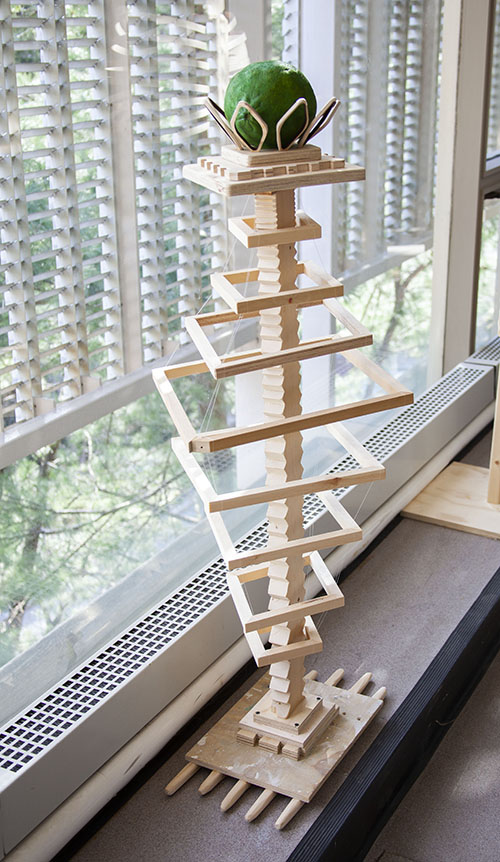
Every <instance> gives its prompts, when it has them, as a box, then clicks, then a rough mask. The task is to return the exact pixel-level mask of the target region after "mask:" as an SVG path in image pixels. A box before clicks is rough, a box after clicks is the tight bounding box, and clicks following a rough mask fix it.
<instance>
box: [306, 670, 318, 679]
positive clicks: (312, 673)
mask: <svg viewBox="0 0 500 862" xmlns="http://www.w3.org/2000/svg"><path fill="white" fill-rule="evenodd" d="M318 676H319V674H318V671H317V670H310V671H309V672H308V673H306V675H305V676H304V679H318Z"/></svg>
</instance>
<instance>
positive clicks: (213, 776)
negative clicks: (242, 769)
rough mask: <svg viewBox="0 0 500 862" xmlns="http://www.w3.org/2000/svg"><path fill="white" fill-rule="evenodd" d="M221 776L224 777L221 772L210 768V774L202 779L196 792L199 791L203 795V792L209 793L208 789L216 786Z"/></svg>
mask: <svg viewBox="0 0 500 862" xmlns="http://www.w3.org/2000/svg"><path fill="white" fill-rule="evenodd" d="M223 778H225V775H224V773H223V772H218V771H217V770H216V769H212V772H211V773H210V775H207V777H206V778H205V781H202V782H201V784H200V786H199V787H198V793H201V795H202V796H205V793H210V791H211V790H213V789H214V787H217V785H218V784H219V783H220V782H221V781H222V779H223Z"/></svg>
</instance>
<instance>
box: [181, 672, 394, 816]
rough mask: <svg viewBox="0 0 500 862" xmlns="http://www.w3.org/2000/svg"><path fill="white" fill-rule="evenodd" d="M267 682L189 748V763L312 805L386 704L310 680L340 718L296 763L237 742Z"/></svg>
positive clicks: (254, 688)
mask: <svg viewBox="0 0 500 862" xmlns="http://www.w3.org/2000/svg"><path fill="white" fill-rule="evenodd" d="M268 683H269V677H268V675H267V674H266V675H264V676H263V677H261V679H260V680H259V681H258V682H257V683H256V684H255V685H254V686H252V688H251V689H250V690H249V691H248V692H246V694H244V695H243V697H242V698H241V699H240V700H239V701H238V702H237V703H236V704H235V705H234V706H233V707H232V708H231V709H230V710H229V711H228V712H227V713H226V714H225V715H224V716H223V717H222V718H221V719H220V720H219V721H218V722H217V724H215V725H214V727H212V728H211V729H210V730H209V731H208V732H207V733H206V734H205V735H204V736H203V737H202V738H201V739H200V740H199V741H198V742H197V743H196V745H194V746H193V748H191V749H190V751H189V752H188V753H187V755H186V756H187V759H188V760H189V761H191V762H193V763H196V764H198V765H200V766H205V767H207V768H208V769H211V770H217V771H218V772H221V773H223V774H224V775H231V776H233V777H234V778H237V779H243V780H245V781H248V782H250V783H251V784H255V785H257V786H258V787H263V788H265V789H267V790H272V791H274V792H276V793H282V794H283V795H285V796H290V797H292V798H295V799H300V800H302V801H303V802H310V800H311V799H312V797H313V796H314V794H315V793H316V792H317V791H318V790H319V788H320V787H321V786H322V784H323V783H324V782H325V781H326V779H327V778H328V776H329V775H330V774H331V773H332V772H333V770H334V769H335V767H336V766H337V765H338V763H339V762H340V761H341V760H342V758H343V757H344V756H345V755H346V754H347V752H348V751H349V749H350V748H351V746H352V745H353V744H354V743H355V742H356V740H357V739H358V737H359V736H360V735H361V733H362V732H363V730H364V729H365V728H366V727H367V726H368V724H369V723H370V722H371V721H372V719H373V718H374V717H375V715H376V714H377V712H378V711H379V709H380V708H381V707H382V705H383V700H379V699H376V698H373V697H367V696H366V695H363V694H357V693H356V692H352V691H346V690H344V689H342V688H337V687H335V686H328V685H326V684H325V683H321V682H316V681H315V680H307V682H306V690H307V692H308V693H309V694H311V695H312V696H320V697H322V698H324V699H325V701H333V702H335V703H337V704H338V706H339V714H338V716H337V717H336V719H335V721H334V722H333V724H332V725H331V726H330V727H328V728H327V729H326V730H325V732H324V734H323V736H322V737H321V738H320V739H319V740H318V741H317V743H316V744H315V746H314V748H313V749H312V750H311V751H310V752H308V753H307V754H306V755H305V757H303V758H301V759H300V760H297V761H296V760H293V759H292V758H289V757H284V756H283V755H279V754H275V753H274V752H272V751H266V750H263V749H262V748H259V747H257V746H251V745H245V744H244V743H241V742H238V741H237V739H236V733H237V731H238V726H239V722H240V719H242V718H243V716H244V715H246V714H247V712H248V711H249V710H250V709H251V708H252V707H253V706H254V704H255V703H256V702H257V701H258V700H259V699H260V698H261V697H262V696H263V694H264V693H265V691H266V690H267V687H268Z"/></svg>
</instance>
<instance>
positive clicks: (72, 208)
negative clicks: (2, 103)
mask: <svg viewBox="0 0 500 862" xmlns="http://www.w3.org/2000/svg"><path fill="white" fill-rule="evenodd" d="M38 8H39V13H40V15H41V19H42V20H43V19H45V21H44V22H43V24H42V26H41V27H40V28H39V29H40V31H41V39H42V47H41V48H40V59H41V61H42V62H43V63H44V66H45V71H44V72H43V73H42V81H43V83H44V84H45V85H46V90H45V92H46V101H47V104H48V105H50V109H51V132H50V134H49V136H48V140H49V141H50V145H51V149H52V155H51V156H49V157H48V158H47V160H46V165H47V168H48V169H49V170H50V171H51V173H50V178H49V183H50V192H49V193H48V198H47V200H48V205H49V207H50V208H51V209H53V210H54V211H55V214H54V216H53V217H52V224H53V228H54V230H55V231H56V233H55V235H54V236H53V237H52V248H53V250H54V255H55V265H56V270H57V273H58V274H56V275H55V276H54V286H55V288H56V290H57V292H58V294H59V307H60V311H59V313H58V314H57V324H58V327H57V328H58V329H59V328H60V327H61V326H62V327H64V328H63V329H61V330H60V335H59V337H60V338H61V346H60V357H61V363H62V364H63V366H64V372H63V373H64V386H63V387H62V388H61V397H62V398H74V397H75V396H76V395H80V394H81V393H82V392H83V391H84V390H83V379H84V378H87V377H88V376H89V363H88V352H87V327H86V321H85V288H84V283H83V265H82V252H81V237H80V225H79V219H78V199H77V186H76V172H75V149H74V143H75V142H74V138H73V129H72V113H71V92H70V80H69V65H68V50H67V39H66V14H65V11H66V10H65V4H64V2H61V0H55V2H53V0H44V2H42V3H41V4H40V5H39V7H38Z"/></svg>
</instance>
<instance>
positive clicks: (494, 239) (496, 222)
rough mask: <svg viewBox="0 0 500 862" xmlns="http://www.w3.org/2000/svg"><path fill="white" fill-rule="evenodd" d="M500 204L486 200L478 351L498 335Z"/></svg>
mask: <svg viewBox="0 0 500 862" xmlns="http://www.w3.org/2000/svg"><path fill="white" fill-rule="evenodd" d="M499 254H500V203H499V202H498V201H496V200H485V202H484V207H483V228H482V236H481V257H480V260H479V285H478V295H477V315H476V350H478V349H479V348H480V347H483V346H484V345H485V344H487V343H488V341H491V339H492V338H494V337H495V336H496V335H498V317H499V313H500V289H499V287H500V285H499V273H500V268H499Z"/></svg>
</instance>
